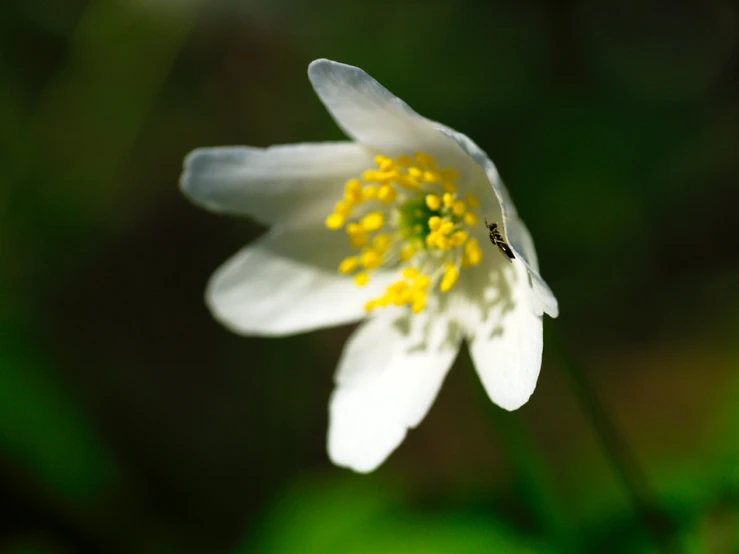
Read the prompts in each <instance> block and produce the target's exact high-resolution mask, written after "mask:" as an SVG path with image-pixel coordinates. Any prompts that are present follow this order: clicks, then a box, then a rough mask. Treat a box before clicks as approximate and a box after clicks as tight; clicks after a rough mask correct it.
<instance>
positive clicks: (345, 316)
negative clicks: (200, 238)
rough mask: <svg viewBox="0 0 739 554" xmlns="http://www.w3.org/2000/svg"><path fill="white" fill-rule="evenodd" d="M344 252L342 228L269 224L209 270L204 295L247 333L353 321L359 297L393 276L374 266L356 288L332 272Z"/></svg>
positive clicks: (360, 313) (358, 314)
mask: <svg viewBox="0 0 739 554" xmlns="http://www.w3.org/2000/svg"><path fill="white" fill-rule="evenodd" d="M349 253H350V248H349V245H348V244H347V238H346V235H345V234H343V233H339V232H334V231H329V230H327V229H325V228H320V227H317V226H316V227H306V228H303V229H298V230H291V229H288V228H285V227H283V226H278V227H274V228H273V229H272V230H270V231H269V232H268V233H267V234H266V235H264V236H263V237H262V238H260V239H258V240H257V241H255V242H254V243H252V244H251V245H249V246H247V247H246V248H243V249H242V250H241V251H239V252H238V253H237V254H236V255H235V256H233V257H232V258H231V259H229V260H228V261H227V262H226V263H225V264H223V266H221V267H220V268H219V269H218V270H217V271H216V272H215V274H214V275H213V276H212V277H211V280H210V282H209V283H208V287H207V290H206V301H207V303H208V306H209V307H210V309H211V311H212V312H213V315H214V316H215V317H216V318H217V319H218V320H219V321H221V322H222V323H223V324H224V325H226V326H227V327H229V328H231V329H232V330H233V331H236V332H239V333H243V334H248V335H262V336H279V335H289V334H293V333H300V332H304V331H310V330H313V329H318V328H321V327H331V326H334V325H341V324H344V323H350V322H353V321H357V320H359V319H361V318H362V317H364V316H365V315H366V313H365V311H364V304H365V302H367V300H369V299H370V298H373V297H376V296H379V295H380V294H381V293H382V291H383V290H384V288H385V287H386V286H387V285H388V284H389V283H391V282H392V280H393V278H394V276H393V275H386V274H384V273H382V272H375V273H374V274H373V276H372V279H371V281H370V283H369V284H368V285H367V286H366V287H364V288H361V289H360V288H358V287H357V286H356V285H355V284H354V282H353V281H352V279H351V278H350V277H347V276H345V275H339V274H338V273H337V269H336V268H337V265H338V263H339V261H340V260H341V259H342V255H343V254H346V255H348V254H349Z"/></svg>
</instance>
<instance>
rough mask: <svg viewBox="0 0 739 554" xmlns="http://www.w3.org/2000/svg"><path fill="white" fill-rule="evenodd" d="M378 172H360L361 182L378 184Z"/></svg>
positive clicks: (372, 170)
mask: <svg viewBox="0 0 739 554" xmlns="http://www.w3.org/2000/svg"><path fill="white" fill-rule="evenodd" d="M379 173H380V172H379V171H377V170H376V169H367V170H365V171H363V172H362V181H364V182H366V183H378V182H379V178H378V175H379Z"/></svg>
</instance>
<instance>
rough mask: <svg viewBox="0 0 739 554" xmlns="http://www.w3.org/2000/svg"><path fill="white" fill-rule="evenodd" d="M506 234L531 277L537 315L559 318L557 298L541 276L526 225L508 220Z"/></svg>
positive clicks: (514, 220) (518, 221) (519, 221)
mask: <svg viewBox="0 0 739 554" xmlns="http://www.w3.org/2000/svg"><path fill="white" fill-rule="evenodd" d="M506 233H507V234H506V238H507V239H508V244H509V245H510V246H511V248H513V251H514V252H515V253H516V256H517V257H518V258H519V259H520V260H521V262H522V263H523V265H524V266H525V267H526V269H527V270H528V272H529V275H530V276H531V286H532V289H533V302H534V304H533V305H534V311H535V312H536V314H537V315H541V314H543V313H546V314H549V315H550V316H551V317H557V316H558V315H559V304H558V303H557V298H556V297H555V296H554V293H553V292H552V291H551V289H550V288H549V285H547V283H546V281H544V279H543V278H542V277H541V275H540V274H539V260H538V258H537V256H536V249H535V248H534V240H533V239H532V238H531V234H530V233H529V230H528V229H527V228H526V225H525V224H524V222H523V221H521V220H520V219H518V218H517V217H513V218H507V219H506Z"/></svg>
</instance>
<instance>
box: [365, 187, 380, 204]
mask: <svg viewBox="0 0 739 554" xmlns="http://www.w3.org/2000/svg"><path fill="white" fill-rule="evenodd" d="M379 190H380V187H378V186H377V185H367V186H366V187H364V188H363V189H362V198H364V199H365V200H374V199H375V198H377V193H378V192H379Z"/></svg>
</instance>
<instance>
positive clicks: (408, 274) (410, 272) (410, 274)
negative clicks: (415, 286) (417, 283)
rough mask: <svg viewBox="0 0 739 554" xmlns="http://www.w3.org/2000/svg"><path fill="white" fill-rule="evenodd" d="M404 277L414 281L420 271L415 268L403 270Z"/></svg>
mask: <svg viewBox="0 0 739 554" xmlns="http://www.w3.org/2000/svg"><path fill="white" fill-rule="evenodd" d="M403 277H405V278H406V279H410V280H411V281H412V280H413V279H416V278H417V277H418V270H417V269H416V268H415V267H406V268H404V269H403Z"/></svg>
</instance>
